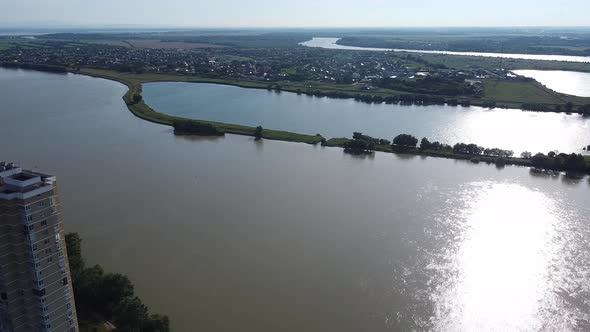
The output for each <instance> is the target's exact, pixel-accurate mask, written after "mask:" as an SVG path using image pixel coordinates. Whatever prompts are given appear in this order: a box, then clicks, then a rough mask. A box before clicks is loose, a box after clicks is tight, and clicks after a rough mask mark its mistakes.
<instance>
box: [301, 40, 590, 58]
mask: <svg viewBox="0 0 590 332" xmlns="http://www.w3.org/2000/svg"><path fill="white" fill-rule="evenodd" d="M340 39H341V38H325V37H314V38H312V39H311V40H308V41H306V42H303V43H299V44H300V45H303V46H307V47H320V48H329V49H336V50H351V51H377V52H384V51H393V52H410V53H424V54H449V55H467V56H481V57H491V58H505V59H527V60H547V61H569V62H590V56H572V55H551V54H509V53H484V52H452V51H433V50H408V49H398V48H375V47H359V46H346V45H339V44H337V43H336V42H337V41H338V40H340Z"/></svg>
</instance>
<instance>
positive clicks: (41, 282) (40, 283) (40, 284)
mask: <svg viewBox="0 0 590 332" xmlns="http://www.w3.org/2000/svg"><path fill="white" fill-rule="evenodd" d="M37 284H38V285H39V287H41V286H43V285H44V284H45V282H44V281H43V280H39V282H38V283H37Z"/></svg>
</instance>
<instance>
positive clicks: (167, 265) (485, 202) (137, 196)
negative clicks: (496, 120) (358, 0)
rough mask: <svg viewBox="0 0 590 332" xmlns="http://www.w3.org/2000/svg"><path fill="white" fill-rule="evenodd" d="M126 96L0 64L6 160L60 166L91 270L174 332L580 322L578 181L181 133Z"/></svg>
mask: <svg viewBox="0 0 590 332" xmlns="http://www.w3.org/2000/svg"><path fill="white" fill-rule="evenodd" d="M23 91H26V93H23ZM125 91H126V88H125V87H124V86H123V85H121V84H119V83H116V82H111V81H106V80H102V79H97V78H91V77H85V76H77V75H73V74H68V75H57V74H48V73H39V72H29V71H20V70H5V69H0V101H1V107H0V117H1V121H0V151H1V154H0V158H1V159H4V160H12V161H17V162H20V163H21V164H22V165H23V166H30V167H37V168H38V169H39V170H43V171H47V172H52V173H55V174H56V175H57V176H58V182H59V185H60V193H61V196H62V204H63V216H64V220H65V226H66V229H67V231H75V232H79V233H80V234H81V235H82V237H83V238H84V247H83V248H84V251H85V255H86V257H87V260H88V263H89V264H94V263H100V264H102V265H103V266H104V267H105V268H106V269H107V270H109V271H117V272H121V273H125V274H127V275H129V276H130V277H131V279H132V280H133V282H134V283H135V285H136V291H137V293H138V294H139V295H140V296H141V298H142V299H144V301H145V302H146V303H147V304H148V305H149V306H150V308H151V309H152V310H153V311H155V312H159V313H166V314H169V315H170V317H171V319H172V324H173V328H174V330H175V331H243V330H248V331H273V332H274V331H297V332H300V331H397V330H401V331H407V330H436V331H539V330H545V331H580V330H588V329H590V314H589V313H590V282H589V280H590V243H589V241H588V239H590V217H589V215H590V202H589V200H588V197H590V183H589V182H588V180H586V179H584V180H580V181H572V180H567V179H565V178H562V177H545V176H535V175H533V174H531V173H529V170H528V169H526V168H519V167H506V168H504V169H496V168H495V167H493V166H488V165H484V164H479V165H475V164H471V163H469V162H463V161H454V160H447V159H436V158H421V157H410V156H406V157H404V156H399V155H392V154H382V153H377V154H375V155H374V156H373V157H370V158H358V157H353V156H349V155H346V154H344V153H343V151H342V150H341V149H337V148H321V147H319V146H318V147H313V146H310V145H306V144H295V143H284V142H273V141H266V140H263V141H259V142H255V141H253V140H252V138H249V137H242V136H233V135H228V136H226V137H225V138H218V139H188V138H181V137H175V136H174V135H173V134H172V131H171V129H170V128H168V127H165V126H160V125H156V124H153V123H149V122H146V121H142V120H140V119H138V118H135V117H134V116H132V115H131V114H130V113H129V111H128V110H127V109H126V107H125V105H124V103H123V101H122V100H121V96H122V95H123V93H124V92H125ZM498 133H499V135H502V134H503V130H502V128H498ZM550 134H551V135H554V136H555V137H557V136H559V134H557V133H555V132H550ZM523 135H526V130H525V131H524V134H523Z"/></svg>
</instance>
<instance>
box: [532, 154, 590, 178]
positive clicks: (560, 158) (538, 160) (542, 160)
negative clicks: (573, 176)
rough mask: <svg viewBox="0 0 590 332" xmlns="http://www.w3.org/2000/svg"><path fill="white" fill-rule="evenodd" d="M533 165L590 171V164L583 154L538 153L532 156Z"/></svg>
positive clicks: (554, 168) (580, 171)
mask: <svg viewBox="0 0 590 332" xmlns="http://www.w3.org/2000/svg"><path fill="white" fill-rule="evenodd" d="M531 165H532V166H533V167H536V168H543V169H549V170H556V171H571V172H578V173H590V165H589V164H588V163H587V162H586V159H585V158H584V156H582V155H581V154H576V153H571V154H566V153H559V154H557V153H555V152H553V151H552V152H549V153H548V154H547V155H545V154H543V153H537V154H536V155H534V156H532V157H531Z"/></svg>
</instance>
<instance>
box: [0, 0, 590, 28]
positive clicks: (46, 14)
mask: <svg viewBox="0 0 590 332" xmlns="http://www.w3.org/2000/svg"><path fill="white" fill-rule="evenodd" d="M0 9H1V10H0V24H1V25H10V24H15V23H16V24H74V25H80V24H83V25H102V24H115V25H122V24H132V25H135V24H138V25H152V26H187V27H222V26H226V27H244V26H251V27H275V26H277V27H278V26H283V27H361V26H369V27H377V26H383V27H391V26H555V25H560V26H563V25H567V26H588V25H590V16H589V15H588V13H590V0H315V1H314V0H297V1H293V0H289V1H283V0H53V1H51V0H0Z"/></svg>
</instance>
